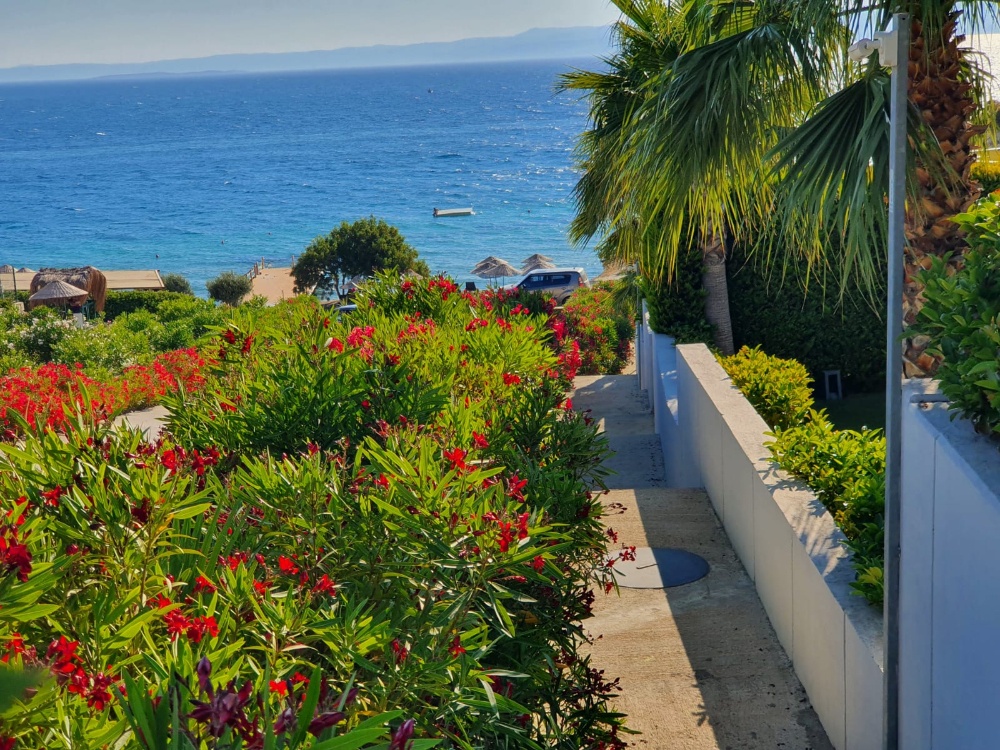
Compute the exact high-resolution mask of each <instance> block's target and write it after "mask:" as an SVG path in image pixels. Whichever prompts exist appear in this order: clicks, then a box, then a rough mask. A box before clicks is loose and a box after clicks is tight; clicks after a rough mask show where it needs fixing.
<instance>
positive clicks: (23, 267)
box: [17, 266, 34, 273]
mask: <svg viewBox="0 0 1000 750" xmlns="http://www.w3.org/2000/svg"><path fill="white" fill-rule="evenodd" d="M17 272H18V273H34V271H32V270H31V269H30V268H28V267H27V266H22V267H21V268H18V269H17Z"/></svg>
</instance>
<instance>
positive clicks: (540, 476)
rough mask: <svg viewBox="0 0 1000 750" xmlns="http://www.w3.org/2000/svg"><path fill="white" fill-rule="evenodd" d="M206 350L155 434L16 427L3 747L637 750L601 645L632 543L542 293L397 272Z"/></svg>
mask: <svg viewBox="0 0 1000 750" xmlns="http://www.w3.org/2000/svg"><path fill="white" fill-rule="evenodd" d="M212 354H213V357H214V360H213V361H212V362H210V363H208V364H207V365H205V366H204V368H203V369H202V370H201V372H202V373H203V375H204V377H205V380H206V382H205V383H204V384H203V386H202V387H201V388H200V389H198V390H181V391H180V392H179V393H178V394H177V395H175V396H173V397H168V399H167V400H168V404H169V408H170V410H171V414H170V417H169V427H170V434H169V435H166V436H163V437H162V438H161V439H160V440H159V441H158V442H157V443H155V444H152V445H149V444H145V443H143V442H142V440H141V437H140V435H139V434H137V433H135V432H131V431H119V432H110V431H108V429H107V428H106V425H104V424H101V423H98V424H91V422H90V420H89V419H88V418H87V417H86V412H85V413H84V415H83V416H81V417H79V418H78V419H75V420H68V421H67V424H65V425H64V426H63V430H64V434H63V435H59V434H57V433H56V432H54V431H52V430H46V429H44V427H42V428H38V427H36V428H32V427H30V425H27V424H24V425H22V429H23V431H24V434H23V437H22V438H21V440H20V441H19V442H18V444H17V445H14V444H10V443H8V444H2V445H0V488H2V490H0V497H2V498H3V501H2V502H4V504H5V505H4V508H3V510H4V511H5V512H6V513H7V515H6V519H7V520H6V523H5V525H3V526H0V541H2V544H0V563H2V567H0V576H2V577H0V644H2V648H3V649H5V650H6V655H5V657H4V660H5V661H6V662H7V663H8V668H9V669H11V670H22V669H25V670H31V671H32V674H33V675H36V680H37V681H38V682H37V685H36V687H35V688H34V690H33V691H30V692H27V693H23V694H22V695H21V698H20V700H19V701H17V702H16V704H15V705H14V706H13V707H12V708H11V709H9V710H8V711H6V712H5V713H4V714H3V716H2V719H0V747H2V746H3V744H2V743H4V742H7V743H8V744H7V746H12V745H13V746H14V747H18V748H19V747H45V748H76V747H102V746H109V747H110V746H115V747H136V748H167V747H170V748H174V747H177V748H197V749H198V750H201V749H202V748H204V749H205V750H208V749H209V748H213V749H214V748H247V749H249V748H272V747H273V748H306V747H311V748H313V750H323V749H324V748H325V749H326V750H335V749H336V748H340V749H341V750H343V749H344V748H360V747H370V748H383V749H385V748H388V749H389V750H404V749H405V748H411V747H412V748H413V750H417V749H418V748H429V747H434V746H437V747H442V748H470V749H471V748H484V747H490V748H501V747H503V748H512V749H513V748H525V749H527V748H552V749H553V750H577V749H581V750H598V749H599V748H603V749H605V750H613V749H615V748H618V749H621V748H624V747H625V743H624V740H623V738H622V735H623V734H624V732H625V731H626V730H625V729H624V727H623V725H622V721H623V717H622V716H621V715H620V714H617V713H616V712H614V711H613V710H612V709H611V708H610V706H609V703H608V701H609V698H610V697H611V696H612V695H613V694H614V693H615V691H616V683H615V682H613V681H609V680H608V679H606V678H605V676H604V675H603V674H602V673H601V672H599V671H598V670H596V669H595V668H593V667H592V666H591V664H590V662H589V658H588V657H587V656H586V655H584V654H583V653H581V648H580V647H581V645H582V644H583V643H584V635H583V629H582V621H583V620H584V618H586V617H587V616H588V615H589V613H590V608H591V606H592V603H593V601H594V596H595V594H594V590H595V589H597V590H601V589H604V590H605V591H607V590H610V589H612V588H613V586H614V580H613V575H612V570H613V567H612V566H613V565H614V563H615V561H616V560H618V559H627V558H629V557H630V556H631V555H632V550H630V549H623V550H612V551H610V552H609V551H608V549H607V541H608V538H607V536H606V535H605V534H604V530H603V527H602V525H601V521H600V517H601V512H602V506H601V503H600V501H599V496H598V492H595V488H600V487H601V486H602V485H603V478H604V477H605V475H606V473H607V471H606V469H604V468H603V467H602V463H601V462H602V459H603V458H604V457H605V456H606V455H607V453H608V449H607V445H606V442H605V441H604V439H603V438H602V437H601V435H600V434H599V433H598V431H597V428H596V426H595V425H593V424H590V420H589V419H588V418H587V417H586V415H583V414H579V413H577V412H575V411H573V410H572V408H571V406H570V404H568V403H567V402H566V400H565V389H566V387H567V385H568V380H567V379H568V377H570V376H571V373H572V371H573V370H574V369H575V367H576V365H577V364H578V362H577V361H576V360H575V359H574V358H573V357H572V356H567V354H566V352H561V351H558V350H557V348H556V347H555V343H554V334H553V332H552V331H551V329H550V328H549V320H548V318H547V316H546V315H544V314H533V313H532V312H531V311H530V310H528V309H527V308H526V307H525V306H524V305H522V304H521V303H517V302H512V301H510V300H508V299H506V298H505V295H503V294H483V295H473V296H470V297H466V296H464V295H461V294H458V293H457V288H456V287H455V285H454V284H452V283H451V282H449V281H448V280H446V279H432V280H422V281H418V282H412V283H410V284H409V285H408V286H404V285H400V284H399V282H398V280H397V281H396V282H394V283H393V282H391V281H390V280H388V279H383V280H382V281H380V282H377V283H375V284H371V285H368V286H366V288H365V289H364V290H363V291H362V292H361V294H360V295H359V306H358V310H357V312H355V313H352V314H351V315H349V316H343V317H340V318H338V316H336V315H330V314H328V313H326V312H324V311H323V310H322V309H321V308H320V307H318V306H317V305H316V304H315V303H314V302H312V301H310V300H308V299H300V300H295V301H292V302H287V303H283V304H281V305H278V306H276V307H274V308H269V309H258V310H242V309H241V310H239V311H234V314H233V316H232V318H231V319H230V320H229V321H228V323H227V325H225V326H224V327H221V328H220V329H219V330H218V331H217V332H216V333H215V338H214V341H213V351H212ZM15 738H16V739H15ZM411 740H415V741H414V742H413V744H412V745H410V744H409V743H410V742H411ZM14 742H16V744H13V743H14Z"/></svg>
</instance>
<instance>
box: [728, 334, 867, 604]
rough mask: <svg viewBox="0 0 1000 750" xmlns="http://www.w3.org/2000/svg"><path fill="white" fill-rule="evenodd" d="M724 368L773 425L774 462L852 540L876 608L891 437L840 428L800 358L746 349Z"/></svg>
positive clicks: (863, 590)
mask: <svg viewBox="0 0 1000 750" xmlns="http://www.w3.org/2000/svg"><path fill="white" fill-rule="evenodd" d="M719 361H720V363H721V364H722V366H723V368H724V369H725V370H726V372H727V373H728V374H729V376H730V378H732V380H733V384H734V385H735V386H736V387H737V388H739V389H740V391H741V392H742V393H743V395H744V396H745V397H746V398H747V400H748V401H749V402H750V403H751V404H753V406H754V408H755V409H756V410H757V413H758V414H760V415H761V418H762V419H764V421H765V422H767V423H768V425H769V426H770V427H771V429H772V430H774V432H773V433H772V436H773V438H774V439H773V440H772V442H770V443H769V444H768V449H769V450H770V451H771V457H772V458H773V459H774V461H775V462H776V463H777V464H778V466H780V467H781V468H782V469H784V470H785V471H787V472H788V473H789V474H791V475H792V476H794V477H797V478H799V479H801V480H802V481H803V482H805V483H806V484H807V485H808V486H809V488H810V489H811V490H812V491H813V492H815V493H816V497H817V498H818V499H819V500H820V501H821V502H822V503H823V505H824V506H826V509H827V510H828V511H830V514H831V515H832V516H833V520H834V521H835V522H836V523H837V526H839V527H840V529H841V531H843V532H844V536H846V537H847V548H848V549H849V550H851V553H852V559H851V563H852V565H853V566H854V569H855V571H856V572H857V579H856V580H855V581H854V583H853V584H852V586H853V588H854V591H855V592H856V593H857V594H858V595H860V596H863V597H864V598H865V599H867V600H868V601H869V602H870V603H871V604H875V605H880V604H881V603H882V597H883V568H884V560H885V556H884V529H885V436H884V435H883V433H882V431H881V430H864V431H861V432H856V431H854V430H838V429H836V428H835V427H834V426H833V424H831V422H830V421H829V419H827V417H826V414H825V413H824V412H823V411H816V410H814V409H813V408H812V406H813V401H812V397H811V395H810V392H809V375H808V373H807V372H806V370H805V368H804V367H803V366H802V365H801V364H799V363H798V362H795V361H794V360H786V359H780V358H778V357H771V356H769V355H767V354H764V353H763V352H761V351H760V350H759V349H746V348H744V349H742V350H740V351H739V352H737V354H735V355H734V356H732V357H720V358H719Z"/></svg>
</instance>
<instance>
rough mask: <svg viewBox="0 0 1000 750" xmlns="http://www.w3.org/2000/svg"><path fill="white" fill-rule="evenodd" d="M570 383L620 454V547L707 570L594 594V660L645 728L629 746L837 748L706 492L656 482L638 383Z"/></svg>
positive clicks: (616, 379) (613, 505)
mask: <svg viewBox="0 0 1000 750" xmlns="http://www.w3.org/2000/svg"><path fill="white" fill-rule="evenodd" d="M577 386H578V387H577V391H576V393H575V394H574V396H573V401H574V406H575V407H576V408H577V409H587V408H590V409H593V412H594V416H595V417H601V416H604V415H607V416H608V417H609V418H608V420H607V421H606V423H605V425H606V429H607V435H608V438H609V440H610V442H611V444H612V447H613V448H617V449H618V450H619V451H623V452H627V455H625V456H621V454H619V456H616V457H615V460H614V461H613V463H612V465H613V466H615V467H616V468H617V469H618V470H619V471H620V472H621V473H620V474H619V475H618V476H617V477H614V478H613V480H614V486H616V487H620V489H614V490H612V491H611V492H610V493H609V494H608V495H606V496H605V497H604V502H605V505H606V507H607V508H608V511H609V512H608V515H607V516H606V518H605V521H606V524H607V525H608V526H609V527H612V528H613V529H614V530H615V531H616V532H617V534H618V537H619V543H620V544H624V545H635V546H637V547H679V548H682V549H686V550H688V551H690V552H694V553H696V554H698V555H701V556H702V557H704V558H705V559H706V560H707V561H708V563H709V565H710V566H711V572H710V573H709V574H708V576H706V577H705V578H703V579H701V580H699V581H696V582H694V583H691V584H688V585H686V586H680V587H677V588H670V589H646V590H638V589H633V590H630V589H625V588H622V589H620V593H619V594H615V593H612V594H610V595H608V596H600V595H599V596H598V601H597V604H596V606H595V608H594V613H595V616H594V617H593V618H592V619H590V620H589V621H588V622H587V627H588V630H589V631H590V633H591V635H592V636H593V637H594V639H595V641H594V644H593V646H592V649H591V653H592V655H593V658H594V663H595V666H597V667H598V668H599V669H603V670H604V671H605V674H606V676H608V677H611V678H614V677H620V678H621V688H622V694H621V697H620V698H619V699H618V700H617V708H618V709H620V710H621V711H623V712H624V713H627V714H628V715H629V720H628V724H629V726H630V727H632V728H633V729H636V730H639V731H640V732H642V734H640V735H637V736H635V737H633V738H632V739H631V745H632V746H634V747H637V748H646V749H647V750H660V749H661V748H662V749H663V750H668V749H669V750H729V749H731V750H775V748H780V749H781V750H832V746H831V745H830V743H829V740H828V739H827V737H826V734H825V733H824V731H823V728H822V726H821V724H820V722H819V719H818V717H817V716H816V713H815V711H813V709H812V707H811V705H810V703H809V699H808V697H807V696H806V693H805V691H804V690H803V688H802V685H801V684H800V683H799V680H798V678H797V677H796V675H795V672H794V671H793V669H792V665H791V663H790V661H789V660H788V657H787V656H786V655H785V652H784V650H783V649H782V648H781V645H780V644H779V643H778V640H777V638H776V637H775V634H774V629H773V628H772V627H771V624H770V622H769V621H768V619H767V615H766V613H765V612H764V609H763V607H762V606H761V604H760V600H759V599H758V598H757V593H756V590H755V589H754V586H753V583H752V581H750V578H749V577H748V576H747V574H746V571H745V570H744V569H743V566H742V564H741V563H740V561H739V558H738V557H737V556H736V553H735V552H734V551H733V548H732V546H731V545H730V544H729V540H728V537H727V536H726V533H725V531H724V530H723V529H722V527H721V525H720V524H719V522H718V519H717V518H716V516H715V513H714V512H713V510H712V507H711V503H710V502H709V500H708V497H707V495H705V493H704V492H703V491H701V490H675V489H668V488H665V487H662V486H658V485H662V483H663V472H662V454H661V453H660V446H659V441H658V438H657V436H656V435H655V434H646V435H645V437H643V432H642V430H643V429H645V425H648V431H649V433H652V422H651V420H650V419H649V417H648V412H647V411H646V409H647V406H646V402H645V399H644V398H642V397H640V396H638V395H637V391H636V381H635V377H634V376H603V377H587V378H578V379H577ZM630 416H631V417H634V422H632V425H631V426H630V425H629V424H628V422H629V417H630ZM612 417H613V418H612ZM639 438H643V441H644V442H642V441H640V440H639ZM654 449H655V450H654ZM647 451H648V452H647ZM658 459H659V462H658Z"/></svg>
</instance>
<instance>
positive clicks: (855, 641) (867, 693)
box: [647, 338, 1000, 750]
mask: <svg viewBox="0 0 1000 750" xmlns="http://www.w3.org/2000/svg"><path fill="white" fill-rule="evenodd" d="M665 343H666V342H661V341H660V340H659V339H658V338H657V339H655V340H654V342H653V348H654V349H655V348H656V347H659V346H662V345H663V344H665ZM672 348H673V347H672ZM647 355H649V356H650V357H651V358H652V359H654V360H655V353H649V352H647ZM663 374H664V378H665V379H673V380H674V381H675V384H676V390H675V394H674V397H675V404H674V409H673V412H672V413H674V414H676V417H677V421H676V426H677V428H678V430H677V433H676V435H675V437H674V439H673V440H672V441H670V442H668V441H666V440H665V441H664V451H665V452H667V451H677V452H679V453H680V454H681V455H682V456H683V458H684V459H685V460H686V461H687V462H688V463H689V464H690V466H691V467H692V474H693V473H695V472H696V475H697V477H699V478H700V479H701V484H702V485H703V486H704V487H705V489H706V491H707V492H708V495H709V497H710V498H711V501H712V504H713V506H714V507H715V510H716V513H717V514H718V516H719V518H720V520H721V521H722V524H723V526H724V527H725V529H726V532H727V533H728V535H729V538H730V540H731V541H732V544H733V547H734V549H735V550H736V552H737V554H738V555H739V556H740V559H741V560H742V561H743V564H744V567H745V568H746V570H747V573H748V574H749V575H750V577H751V578H752V579H753V581H754V584H755V586H756V587H757V591H758V594H759V596H760V599H761V602H762V603H763V605H764V608H765V609H766V610H767V613H768V617H769V618H770V619H771V623H772V624H773V626H774V629H775V632H776V633H777V636H778V639H779V640H780V642H781V644H782V645H783V646H784V648H785V651H786V652H787V653H788V656H789V657H790V658H791V660H792V663H793V665H794V667H795V671H796V673H797V674H798V676H799V679H800V680H801V681H802V684H803V686H804V687H805V689H806V691H807V692H808V694H809V698H810V700H811V701H812V704H813V707H814V708H815V709H816V713H817V714H818V715H819V717H820V720H821V721H822V722H823V726H824V728H825V729H826V731H827V734H828V736H829V738H830V741H831V742H832V743H833V745H834V746H835V747H836V748H838V750H868V749H869V748H870V749H871V750H877V749H878V748H881V732H882V652H881V649H882V647H881V640H882V617H881V612H880V611H878V610H877V609H876V608H874V607H871V606H870V605H868V604H867V603H865V602H864V600H862V599H860V598H859V597H857V596H853V595H852V594H851V588H850V584H851V582H852V581H853V580H854V571H853V569H852V568H851V565H850V559H849V555H848V553H847V551H846V550H845V549H844V547H843V544H842V542H843V535H842V534H841V532H840V531H839V530H838V529H837V528H836V527H835V526H834V523H833V519H832V517H831V516H830V514H829V513H827V511H826V509H825V508H824V507H823V505H822V504H821V503H820V502H819V500H817V499H816V497H815V496H814V495H813V494H812V492H811V491H809V489H808V488H806V487H805V486H803V485H802V484H801V483H799V482H797V481H795V480H793V479H791V478H790V477H789V476H788V475H786V474H784V473H783V472H781V471H779V470H778V469H777V467H776V466H775V465H774V464H773V463H772V462H771V460H770V457H769V456H770V454H769V452H768V450H767V448H766V447H765V445H764V444H765V442H766V440H767V438H766V437H765V433H766V432H768V426H767V425H766V424H765V423H764V421H763V420H762V419H761V418H760V416H759V415H758V414H757V412H756V411H755V410H754V409H753V407H752V406H751V405H750V404H749V402H747V400H746V399H745V398H743V396H742V394H741V393H739V391H738V390H736V388H734V387H733V386H732V385H731V383H730V381H729V378H728V376H727V375H726V373H725V371H724V370H723V369H722V367H721V366H720V365H719V364H718V362H717V361H716V360H715V357H714V356H713V355H712V354H711V352H709V350H708V349H707V348H706V347H705V346H703V345H701V344H691V345H682V346H677V347H676V357H675V362H674V368H673V370H672V372H671V373H670V375H669V378H667V373H666V372H665V373H663ZM651 395H652V396H655V400H658V399H659V398H662V397H661V396H659V395H657V394H651ZM654 408H660V409H661V410H662V411H670V410H668V409H665V408H663V407H660V406H659V405H657V406H655V407H654ZM661 436H662V434H661ZM677 486H681V485H677ZM998 601H1000V599H998Z"/></svg>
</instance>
